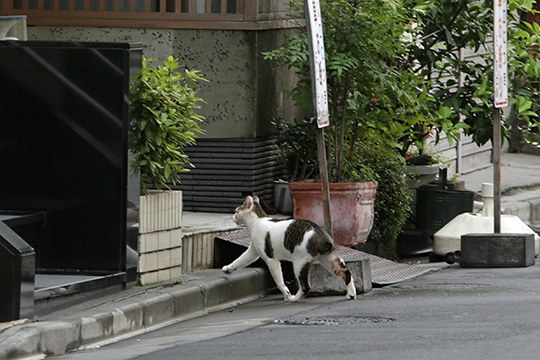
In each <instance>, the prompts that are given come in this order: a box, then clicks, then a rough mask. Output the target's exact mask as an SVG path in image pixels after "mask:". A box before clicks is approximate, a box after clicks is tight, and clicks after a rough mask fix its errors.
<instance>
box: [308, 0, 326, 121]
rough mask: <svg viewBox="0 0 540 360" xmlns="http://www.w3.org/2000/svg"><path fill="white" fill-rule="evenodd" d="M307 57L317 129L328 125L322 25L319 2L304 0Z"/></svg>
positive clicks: (316, 0) (317, 0)
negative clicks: (309, 63)
mask: <svg viewBox="0 0 540 360" xmlns="http://www.w3.org/2000/svg"><path fill="white" fill-rule="evenodd" d="M306 21H307V25H308V39H309V57H310V62H311V81H312V84H313V86H312V90H313V102H314V105H315V117H316V118H317V126H318V127H319V128H323V127H326V126H328V125H330V119H329V115H328V91H327V89H326V60H325V57H324V40H323V25H322V17H321V7H320V4H319V0H306Z"/></svg>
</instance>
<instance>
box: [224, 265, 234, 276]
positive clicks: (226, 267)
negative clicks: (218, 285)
mask: <svg viewBox="0 0 540 360" xmlns="http://www.w3.org/2000/svg"><path fill="white" fill-rule="evenodd" d="M221 271H223V272H224V273H225V274H230V273H232V272H233V271H232V269H231V268H230V267H229V266H228V265H225V266H224V267H222V268H221Z"/></svg>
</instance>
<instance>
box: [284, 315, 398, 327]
mask: <svg viewBox="0 0 540 360" xmlns="http://www.w3.org/2000/svg"><path fill="white" fill-rule="evenodd" d="M391 321H395V319H392V318H387V317H381V316H350V315H347V316H325V317H306V318H297V319H295V318H292V319H279V320H275V321H274V323H275V324H278V325H333V326H337V325H354V324H359V323H386V322H391Z"/></svg>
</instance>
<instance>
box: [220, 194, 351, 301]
mask: <svg viewBox="0 0 540 360" xmlns="http://www.w3.org/2000/svg"><path fill="white" fill-rule="evenodd" d="M233 220H234V222H235V223H237V224H238V225H245V226H246V227H247V230H248V231H249V234H250V236H251V244H250V245H249V247H248V249H247V250H246V251H245V252H244V253H243V254H242V255H240V256H239V257H238V259H236V260H235V261H233V262H232V263H230V264H229V265H226V266H224V267H223V268H222V270H223V271H224V272H225V273H231V272H233V271H234V270H237V269H239V268H243V267H245V266H248V265H249V264H251V263H253V262H254V261H256V260H257V259H259V258H261V259H263V260H264V261H265V262H266V264H267V265H268V269H269V270H270V273H271V274H272V277H273V278H274V281H275V283H276V285H277V287H278V289H279V290H280V291H281V292H282V293H283V296H284V298H285V300H286V301H298V300H300V299H301V298H302V297H303V296H304V295H305V294H306V293H307V292H308V291H309V289H310V285H309V271H310V267H311V264H312V263H314V262H319V263H320V264H321V265H322V266H323V267H324V268H326V269H327V270H328V271H330V272H331V273H334V274H336V275H337V276H339V277H341V278H342V279H343V280H344V281H345V284H346V285H347V299H355V298H356V288H355V286H354V280H353V278H352V276H351V273H350V271H349V269H348V268H347V266H346V265H345V262H344V261H343V259H342V258H341V256H340V255H339V252H338V250H337V248H336V246H335V245H334V241H333V240H332V238H331V237H330V235H329V234H328V233H327V232H326V231H325V230H324V229H322V228H321V227H319V226H318V225H317V224H315V223H313V222H311V221H307V220H281V221H275V220H273V219H271V218H270V217H268V216H267V215H266V213H265V212H264V210H263V209H262V207H261V206H260V204H259V199H258V198H257V197H256V196H255V197H251V196H247V197H246V198H245V200H244V203H243V204H242V205H241V206H239V207H238V208H236V212H235V214H234V215H233ZM280 260H288V261H291V262H292V263H293V268H294V274H295V276H296V279H297V281H298V283H299V284H300V286H299V290H298V292H297V293H296V294H295V295H292V294H291V292H290V291H289V289H288V288H287V286H286V285H285V283H284V281H283V273H282V271H281V264H280Z"/></svg>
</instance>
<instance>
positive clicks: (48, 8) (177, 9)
mask: <svg viewBox="0 0 540 360" xmlns="http://www.w3.org/2000/svg"><path fill="white" fill-rule="evenodd" d="M260 1H261V0H0V16H12V15H26V16H27V17H28V25H48V26H88V27H133V28H169V29H185V28H191V29H202V28H206V29H246V30H249V29H259V28H261V25H260V24H259V23H258V20H260V19H264V20H268V16H267V15H268V14H264V13H262V14H261V13H260V11H261V10H263V11H264V10H265V9H267V8H279V7H281V5H280V3H282V1H281V0H264V1H262V2H261V3H260ZM267 3H269V4H270V5H268V4H267ZM264 12H266V11H264ZM282 20H283V19H282ZM262 27H264V26H262Z"/></svg>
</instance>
